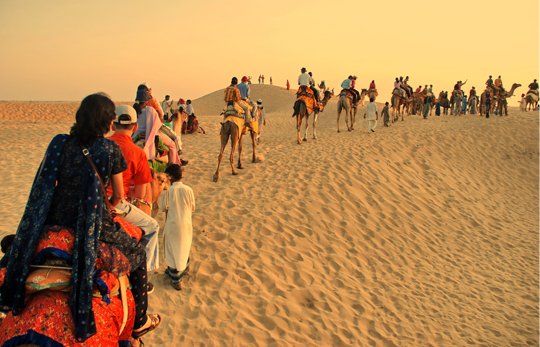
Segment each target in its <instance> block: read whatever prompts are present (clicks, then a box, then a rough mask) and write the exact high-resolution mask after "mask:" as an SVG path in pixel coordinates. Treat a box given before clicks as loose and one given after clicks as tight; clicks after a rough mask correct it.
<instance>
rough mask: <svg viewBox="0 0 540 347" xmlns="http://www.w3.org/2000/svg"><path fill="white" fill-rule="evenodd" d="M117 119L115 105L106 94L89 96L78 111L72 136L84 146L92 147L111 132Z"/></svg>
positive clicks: (72, 128)
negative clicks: (112, 125)
mask: <svg viewBox="0 0 540 347" xmlns="http://www.w3.org/2000/svg"><path fill="white" fill-rule="evenodd" d="M115 117H116V116H115V113H114V103H113V102H112V100H111V99H110V98H109V97H108V96H107V95H105V94H104V93H96V94H92V95H88V96H87V97H86V98H84V99H83V101H82V102H81V106H79V109H78V110H77V113H76V115H75V124H73V126H72V127H71V132H70V135H71V136H73V137H75V138H76V139H78V140H79V142H81V143H82V144H84V145H90V144H91V143H92V142H93V141H94V140H95V139H97V138H98V137H103V136H104V135H105V134H106V133H107V132H108V131H109V129H110V125H111V122H112V121H113V120H114V118H115Z"/></svg>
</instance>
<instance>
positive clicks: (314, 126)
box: [313, 112, 319, 140]
mask: <svg viewBox="0 0 540 347" xmlns="http://www.w3.org/2000/svg"><path fill="white" fill-rule="evenodd" d="M317 118H319V113H318V112H315V114H314V115H313V139H314V140H315V139H317Z"/></svg>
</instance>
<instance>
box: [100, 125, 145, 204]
mask: <svg viewBox="0 0 540 347" xmlns="http://www.w3.org/2000/svg"><path fill="white" fill-rule="evenodd" d="M109 139H110V140H113V141H114V142H116V143H117V144H118V146H120V149H121V150H122V154H123V155H124V159H125V160H126V163H127V166H128V168H127V169H126V170H125V171H124V172H122V178H123V180H124V195H127V193H128V192H129V187H130V186H131V185H132V184H134V185H140V184H146V183H150V182H152V174H151V173H150V166H148V159H147V158H146V154H145V153H144V150H143V149H142V148H140V147H139V146H137V145H136V144H134V143H133V141H132V139H131V137H129V136H127V135H124V134H118V133H114V134H113V135H112V136H111V137H109ZM108 194H109V195H110V194H112V189H111V188H110V186H109V189H108Z"/></svg>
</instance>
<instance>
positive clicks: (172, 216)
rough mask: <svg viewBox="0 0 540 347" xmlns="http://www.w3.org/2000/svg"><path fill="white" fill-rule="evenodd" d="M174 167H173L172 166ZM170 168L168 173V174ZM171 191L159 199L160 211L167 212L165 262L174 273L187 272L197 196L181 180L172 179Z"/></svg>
mask: <svg viewBox="0 0 540 347" xmlns="http://www.w3.org/2000/svg"><path fill="white" fill-rule="evenodd" d="M171 166H172V165H171ZM168 171H169V168H167V171H166V173H167V174H168ZM180 172H181V171H180ZM168 176H169V177H170V179H171V182H172V184H171V186H170V188H169V189H167V190H164V191H163V192H161V195H160V196H159V199H158V205H159V210H160V211H164V212H167V218H166V220H165V228H164V229H163V235H164V239H165V240H164V244H165V247H164V248H165V262H166V263H167V266H168V267H169V268H170V269H169V270H170V271H172V272H173V273H176V272H178V273H179V274H181V273H183V272H184V271H185V270H186V267H187V262H188V258H189V252H190V249H191V240H192V237H193V225H192V223H191V215H192V213H193V212H195V196H194V195H193V190H192V189H191V188H190V187H189V186H187V185H185V184H183V183H182V182H181V181H180V179H181V178H182V175H181V174H180V177H179V179H178V180H177V181H174V180H175V179H176V178H175V177H171V175H169V174H168Z"/></svg>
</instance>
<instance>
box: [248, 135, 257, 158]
mask: <svg viewBox="0 0 540 347" xmlns="http://www.w3.org/2000/svg"><path fill="white" fill-rule="evenodd" d="M249 133H250V135H251V144H252V145H253V157H252V158H251V162H252V163H256V162H257V134H256V133H255V132H254V131H250V132H249Z"/></svg>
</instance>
